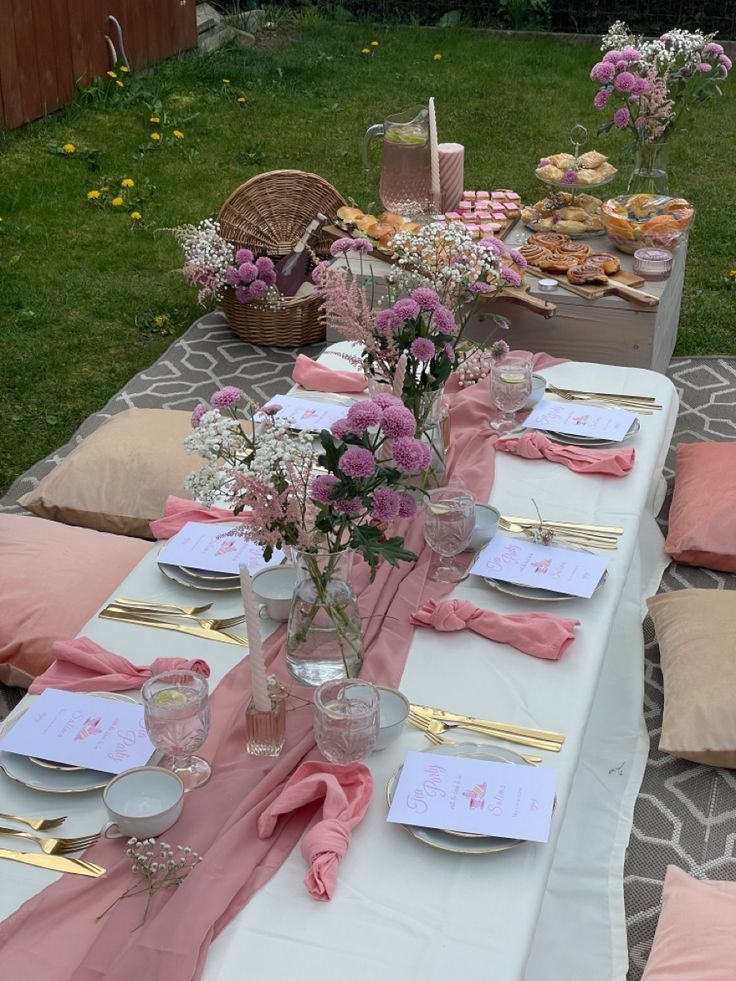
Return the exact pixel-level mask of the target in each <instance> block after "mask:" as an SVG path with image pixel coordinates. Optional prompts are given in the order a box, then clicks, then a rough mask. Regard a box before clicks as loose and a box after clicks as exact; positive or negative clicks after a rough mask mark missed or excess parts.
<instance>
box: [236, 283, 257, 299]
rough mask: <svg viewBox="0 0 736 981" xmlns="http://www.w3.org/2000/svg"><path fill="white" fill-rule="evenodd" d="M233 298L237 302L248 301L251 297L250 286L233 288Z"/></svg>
mask: <svg viewBox="0 0 736 981" xmlns="http://www.w3.org/2000/svg"><path fill="white" fill-rule="evenodd" d="M235 299H236V300H237V301H238V302H239V303H250V301H251V300H252V299H253V294H252V293H251V291H250V286H238V288H237V289H236V290H235Z"/></svg>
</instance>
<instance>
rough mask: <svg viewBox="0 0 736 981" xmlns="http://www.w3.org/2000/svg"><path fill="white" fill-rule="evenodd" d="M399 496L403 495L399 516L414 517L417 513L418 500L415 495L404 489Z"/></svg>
mask: <svg viewBox="0 0 736 981" xmlns="http://www.w3.org/2000/svg"><path fill="white" fill-rule="evenodd" d="M399 496H400V497H401V501H400V502H399V517H400V518H413V517H414V515H415V514H416V513H417V502H416V500H415V499H414V495H413V494H410V493H409V491H404V492H403V493H402V494H401V495H399Z"/></svg>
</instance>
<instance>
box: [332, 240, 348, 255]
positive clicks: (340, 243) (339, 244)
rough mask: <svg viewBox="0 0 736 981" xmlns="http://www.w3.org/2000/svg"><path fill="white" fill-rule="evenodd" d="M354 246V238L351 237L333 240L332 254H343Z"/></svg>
mask: <svg viewBox="0 0 736 981" xmlns="http://www.w3.org/2000/svg"><path fill="white" fill-rule="evenodd" d="M352 247H353V239H351V238H339V239H338V240H337V241H336V242H333V243H332V245H331V246H330V255H332V256H338V255H342V254H343V252H349V251H350V249H352Z"/></svg>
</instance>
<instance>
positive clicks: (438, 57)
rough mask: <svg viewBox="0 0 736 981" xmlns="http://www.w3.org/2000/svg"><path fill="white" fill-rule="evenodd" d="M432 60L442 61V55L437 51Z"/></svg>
mask: <svg viewBox="0 0 736 981" xmlns="http://www.w3.org/2000/svg"><path fill="white" fill-rule="evenodd" d="M433 61H442V55H441V54H440V53H439V51H438V52H437V53H436V54H435V56H434V58H433Z"/></svg>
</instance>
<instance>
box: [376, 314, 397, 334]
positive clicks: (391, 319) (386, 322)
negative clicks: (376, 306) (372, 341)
mask: <svg viewBox="0 0 736 981" xmlns="http://www.w3.org/2000/svg"><path fill="white" fill-rule="evenodd" d="M375 323H376V330H377V331H378V333H379V334H393V333H394V332H395V331H396V330H398V328H399V327H400V326H401V321H400V320H399V318H398V317H397V316H396V314H395V313H394V311H393V310H379V311H378V313H377V314H376V321H375Z"/></svg>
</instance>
